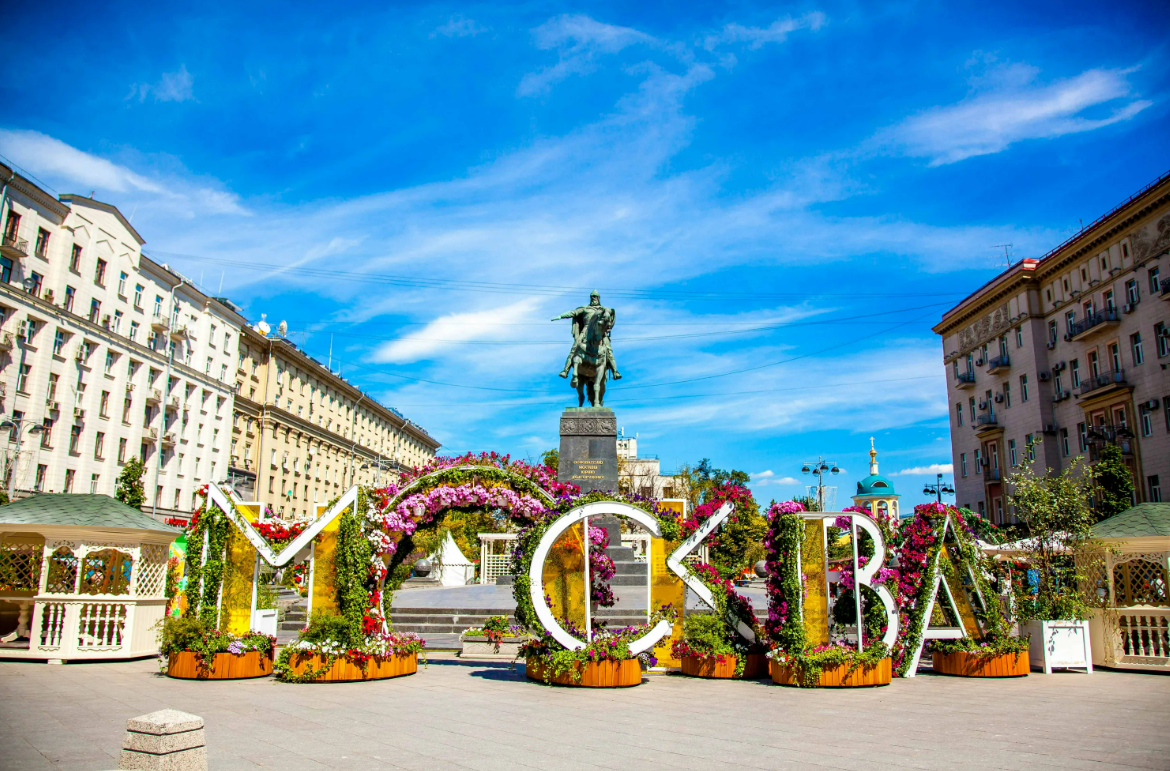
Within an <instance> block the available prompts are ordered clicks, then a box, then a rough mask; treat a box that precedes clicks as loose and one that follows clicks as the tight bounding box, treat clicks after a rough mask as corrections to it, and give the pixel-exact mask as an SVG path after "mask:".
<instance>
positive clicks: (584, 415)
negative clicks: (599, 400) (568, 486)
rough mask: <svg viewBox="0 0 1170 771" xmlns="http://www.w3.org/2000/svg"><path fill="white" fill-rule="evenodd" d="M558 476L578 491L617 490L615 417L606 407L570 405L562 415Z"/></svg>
mask: <svg viewBox="0 0 1170 771" xmlns="http://www.w3.org/2000/svg"><path fill="white" fill-rule="evenodd" d="M557 479H559V480H560V481H562V482H572V483H573V484H575V485H577V486H578V487H580V488H581V492H583V493H588V492H592V491H594V490H615V491H616V490H617V489H618V466H617V418H616V417H615V416H614V414H613V410H611V409H609V408H608V407H570V408H569V409H567V410H565V411H564V413H562V414H561V453H560V461H559V464H558V469H557Z"/></svg>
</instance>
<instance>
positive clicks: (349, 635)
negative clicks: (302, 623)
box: [299, 610, 362, 648]
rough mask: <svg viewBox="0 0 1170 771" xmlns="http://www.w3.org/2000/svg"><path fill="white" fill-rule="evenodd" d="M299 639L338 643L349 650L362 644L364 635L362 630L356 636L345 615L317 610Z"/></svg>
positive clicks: (311, 641) (312, 641)
mask: <svg viewBox="0 0 1170 771" xmlns="http://www.w3.org/2000/svg"><path fill="white" fill-rule="evenodd" d="M299 639H301V640H304V641H305V642H310V643H338V644H339V645H341V646H343V647H346V648H349V647H352V646H354V645H358V644H360V643H361V641H362V634H361V630H360V629H359V630H358V632H357V634H356V635H355V634H354V631H353V626H352V624H351V623H350V620H349V619H348V618H346V617H345V616H344V615H340V614H337V613H330V612H329V611H324V610H315V611H313V614H312V616H310V617H309V623H308V625H307V626H306V627H305V629H304V631H302V632H301V634H300V638H299Z"/></svg>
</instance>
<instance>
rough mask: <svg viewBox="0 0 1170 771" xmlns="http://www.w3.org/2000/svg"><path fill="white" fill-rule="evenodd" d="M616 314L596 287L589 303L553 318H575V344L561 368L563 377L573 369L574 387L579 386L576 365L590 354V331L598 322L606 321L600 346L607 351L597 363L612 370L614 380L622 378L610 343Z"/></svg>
mask: <svg viewBox="0 0 1170 771" xmlns="http://www.w3.org/2000/svg"><path fill="white" fill-rule="evenodd" d="M616 315H617V314H616V313H615V312H614V310H613V309H612V308H605V307H603V306H602V304H601V293H600V292H598V291H597V290H596V289H594V290H593V291H592V292H591V293H590V294H589V304H588V305H582V306H581V307H579V308H574V309H573V310H571V311H568V312H567V313H562V314H561V315H560V316H557V317H555V318H554V319H553V321H557V320H559V319H570V318H571V319H572V320H573V346H572V348H570V349H569V356H568V358H567V359H565V368H564V369H563V370H561V373H560V375H561V377H568V376H569V370H571V369H572V370H573V382H572V385H573V387H574V388H576V387H577V372H576V369H575V366H576V364H578V363H580V362H581V360H582V359H583V358H584V357H586V356H588V355H589V354H588V344H589V331H590V329H591V328H593V327H594V324H596V323H598V322H601V323H604V325H605V334H604V339H603V340H602V341H600V343H599V348H601V349H603V350H604V351H605V361H604V362H597V363H598V364H601V365H602V366H603V367H605V368H607V369H609V370H610V371H612V372H613V379H614V380H621V379H622V376H621V373H620V372H618V370H617V364H616V363H615V361H614V358H613V346H611V345H610V344H609V332H610V329H612V328H613V324H614V320H615V318H616ZM598 317H601V318H598Z"/></svg>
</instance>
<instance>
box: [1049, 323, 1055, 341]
mask: <svg viewBox="0 0 1170 771" xmlns="http://www.w3.org/2000/svg"><path fill="white" fill-rule="evenodd" d="M1048 344H1049V345H1056V321H1055V320H1052V321H1049V322H1048Z"/></svg>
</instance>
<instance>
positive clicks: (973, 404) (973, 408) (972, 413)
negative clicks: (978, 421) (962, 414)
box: [967, 396, 975, 425]
mask: <svg viewBox="0 0 1170 771" xmlns="http://www.w3.org/2000/svg"><path fill="white" fill-rule="evenodd" d="M967 404H968V405H969V406H970V407H971V425H975V397H974V396H972V397H971V398H970V399H968V400H967Z"/></svg>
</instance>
